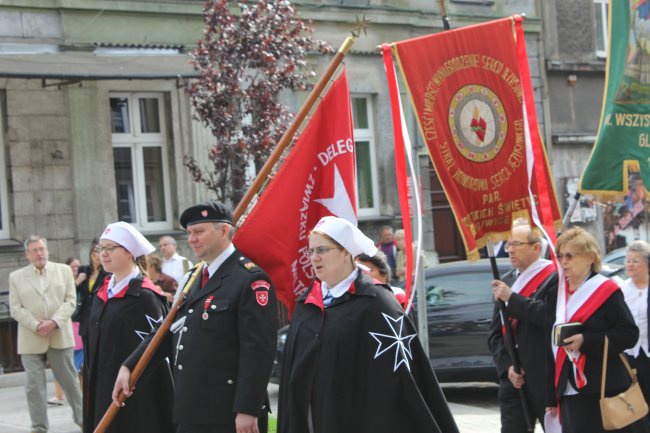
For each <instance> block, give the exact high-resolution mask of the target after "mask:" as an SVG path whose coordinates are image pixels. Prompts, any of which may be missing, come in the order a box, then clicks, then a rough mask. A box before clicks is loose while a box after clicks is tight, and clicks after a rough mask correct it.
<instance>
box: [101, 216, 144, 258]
mask: <svg viewBox="0 0 650 433" xmlns="http://www.w3.org/2000/svg"><path fill="white" fill-rule="evenodd" d="M102 239H108V240H109V241H113V242H115V243H116V244H119V245H121V246H123V247H124V248H125V249H126V250H127V251H128V252H129V253H131V255H132V256H133V257H134V258H136V259H137V258H138V257H140V256H146V255H147V254H151V253H153V252H154V251H156V248H155V247H154V246H153V245H151V243H150V242H149V241H148V240H147V238H145V237H144V236H143V235H142V233H140V232H139V231H138V230H137V229H136V228H135V227H133V226H132V225H131V224H129V223H125V222H124V221H119V222H116V223H113V224H109V225H107V226H106V228H105V229H104V233H102V236H101V237H100V238H99V240H102Z"/></svg>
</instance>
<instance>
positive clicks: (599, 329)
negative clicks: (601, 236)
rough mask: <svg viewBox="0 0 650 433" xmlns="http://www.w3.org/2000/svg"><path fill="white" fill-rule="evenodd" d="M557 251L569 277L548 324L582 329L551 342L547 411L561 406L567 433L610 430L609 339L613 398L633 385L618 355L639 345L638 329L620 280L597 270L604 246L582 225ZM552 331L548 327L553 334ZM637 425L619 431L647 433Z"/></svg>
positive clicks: (566, 234)
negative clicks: (604, 403) (605, 416)
mask: <svg viewBox="0 0 650 433" xmlns="http://www.w3.org/2000/svg"><path fill="white" fill-rule="evenodd" d="M556 252H557V257H558V261H559V265H560V267H561V268H562V271H563V275H564V278H565V280H564V284H560V285H559V287H558V292H557V302H552V303H549V305H554V304H555V305H556V308H555V310H554V311H553V309H552V308H551V309H550V312H551V316H554V317H552V318H550V320H549V321H548V322H549V324H551V323H554V326H559V325H562V324H565V323H581V324H582V329H581V330H579V331H578V332H577V333H575V334H574V335H571V336H569V337H567V338H564V339H563V341H561V342H559V343H560V344H559V345H554V344H553V343H551V348H552V354H553V358H552V360H551V362H549V368H548V370H547V371H548V372H549V373H550V377H549V379H550V380H553V384H554V388H555V389H554V390H553V391H554V392H549V393H548V394H549V395H547V406H548V407H547V411H548V412H551V414H554V415H555V414H557V407H558V406H559V408H560V417H561V422H562V431H563V433H578V432H584V433H587V432H588V433H597V432H605V430H604V429H603V424H602V418H601V412H600V405H599V399H600V387H601V375H602V368H603V348H604V346H603V345H604V341H605V337H607V338H608V340H609V348H608V357H607V380H606V387H605V395H606V396H607V397H610V396H613V395H616V394H618V393H620V392H623V391H625V390H626V389H627V388H628V387H629V386H630V384H631V381H630V377H629V375H628V373H627V371H626V369H625V367H624V365H623V363H622V362H621V360H620V358H619V354H620V353H621V352H623V350H625V349H627V348H630V347H633V346H634V344H635V343H636V341H637V339H638V337H639V330H638V328H637V327H636V325H635V324H634V319H633V318H632V315H631V314H630V310H629V309H628V308H627V306H626V304H625V300H624V298H623V293H622V292H621V290H620V289H619V288H618V286H617V285H616V283H614V282H613V281H612V280H610V279H609V278H606V277H604V276H602V275H600V274H599V273H598V272H599V271H600V268H601V261H600V248H599V247H598V243H597V241H596V239H594V237H593V236H592V235H591V234H589V233H588V232H586V231H585V230H583V229H581V228H579V227H573V228H571V229H569V230H567V231H565V232H564V233H562V235H561V236H560V237H559V238H558V240H557V245H556ZM552 313H555V314H552ZM553 329H554V328H553ZM553 329H551V328H550V327H549V328H548V335H549V336H551V335H552V332H553ZM567 335H568V334H567ZM558 400H559V401H558ZM637 428H642V421H638V422H636V423H634V424H632V425H630V426H628V427H626V428H624V429H621V430H616V431H625V432H628V431H629V432H632V431H645V430H637Z"/></svg>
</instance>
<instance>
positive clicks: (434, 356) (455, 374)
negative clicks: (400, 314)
mask: <svg viewBox="0 0 650 433" xmlns="http://www.w3.org/2000/svg"><path fill="white" fill-rule="evenodd" d="M497 266H498V268H499V274H500V275H501V276H502V275H504V274H505V273H506V272H507V271H508V270H510V268H511V266H510V261H509V260H508V259H497ZM624 271H625V269H624V268H623V267H622V266H620V265H611V264H606V265H603V271H602V273H603V274H604V275H606V276H609V277H611V278H614V279H615V280H617V282H619V284H620V281H621V279H620V275H621V274H622V275H624V276H625V274H624ZM625 278H627V277H626V276H625ZM492 279H493V277H492V268H491V265H490V261H489V260H488V259H483V260H478V261H475V262H467V261H460V262H453V263H445V264H441V265H437V266H433V267H431V268H429V269H427V270H426V271H425V283H424V290H425V291H426V294H427V296H426V299H427V322H428V331H429V358H430V359H431V365H432V366H433V369H434V370H435V372H436V375H437V376H438V380H439V381H441V382H496V381H497V374H496V369H495V367H494V362H493V359H492V354H491V353H490V351H489V350H488V346H487V337H488V333H489V327H490V322H491V321H492V312H493V311H494V310H493V309H494V298H493V297H492V289H491V287H490V282H491V281H492ZM402 287H403V284H402ZM414 310H415V308H414ZM288 329H289V326H285V327H283V328H281V329H280V330H279V331H278V349H277V354H276V359H275V363H274V366H273V373H272V376H271V382H273V383H278V382H279V377H280V365H281V363H282V355H283V353H284V345H285V342H286V339H287V332H288Z"/></svg>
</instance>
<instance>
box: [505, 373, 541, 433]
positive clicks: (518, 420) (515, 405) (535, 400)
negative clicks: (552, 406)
mask: <svg viewBox="0 0 650 433" xmlns="http://www.w3.org/2000/svg"><path fill="white" fill-rule="evenodd" d="M526 397H527V402H528V411H529V415H530V416H531V417H532V418H533V419H532V420H531V423H532V424H534V423H535V419H537V420H538V421H539V423H540V425H541V426H542V428H543V427H544V413H545V409H546V408H545V402H544V400H545V399H544V395H543V390H542V395H536V394H533V393H531V392H530V389H526ZM499 409H500V410H501V433H528V430H527V428H526V419H525V418H524V410H523V408H522V407H521V400H520V398H519V390H518V389H517V388H515V387H514V386H512V382H510V380H509V379H501V380H500V381H499Z"/></svg>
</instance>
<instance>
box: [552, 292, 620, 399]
mask: <svg viewBox="0 0 650 433" xmlns="http://www.w3.org/2000/svg"><path fill="white" fill-rule="evenodd" d="M617 290H620V289H619V287H618V286H617V285H616V283H615V282H613V281H612V280H609V279H608V280H606V281H604V282H603V283H602V284H601V285H600V286H598V288H597V289H596V290H595V291H594V293H593V294H592V295H591V296H590V297H589V299H587V300H586V301H585V302H584V303H583V304H582V305H581V306H580V308H578V310H577V311H576V312H575V313H574V314H573V316H571V319H570V320H569V322H580V323H585V322H586V321H587V319H589V317H591V315H592V314H593V313H594V312H595V311H596V310H598V309H599V308H600V307H601V305H603V304H604V303H605V301H607V299H609V297H610V296H612V294H614V292H616V291H617ZM566 359H567V354H566V352H565V351H564V349H563V348H558V351H557V355H556V356H555V389H556V390H557V386H558V384H559V382H560V373H561V372H562V366H563V365H564V361H565V360H566ZM586 362H587V357H586V356H585V354H584V353H580V356H579V357H578V360H577V361H575V362H574V364H575V365H576V369H577V371H578V374H576V385H577V386H578V388H582V387H584V386H585V385H586V380H585V376H584V367H585V363H586ZM558 404H559V400H558Z"/></svg>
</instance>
